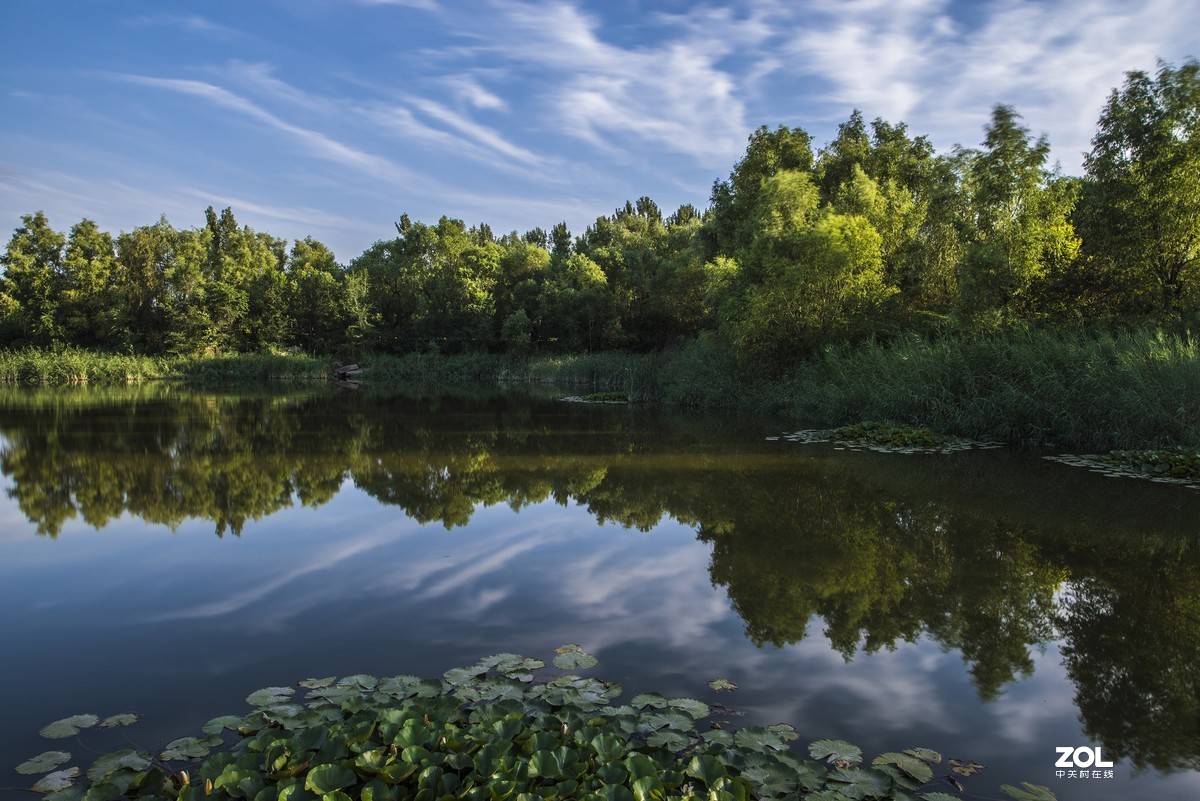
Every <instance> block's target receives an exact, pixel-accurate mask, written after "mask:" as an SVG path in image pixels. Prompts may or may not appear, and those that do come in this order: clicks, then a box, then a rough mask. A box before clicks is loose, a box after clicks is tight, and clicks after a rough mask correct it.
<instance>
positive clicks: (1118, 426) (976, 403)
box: [770, 329, 1200, 449]
mask: <svg viewBox="0 0 1200 801" xmlns="http://www.w3.org/2000/svg"><path fill="white" fill-rule="evenodd" d="M771 395H772V398H771V400H770V405H772V406H775V407H777V408H778V410H780V411H784V412H786V413H788V414H789V415H790V416H792V417H794V418H796V419H797V420H803V421H809V422H812V423H815V424H819V425H837V424H841V423H845V422H852V421H856V420H893V421H896V422H905V423H911V424H916V425H925V426H929V427H931V428H934V429H937V430H939V431H945V432H948V433H955V434H963V435H967V436H974V437H987V438H996V439H1001V440H1004V441H1007V442H1025V443H1037V444H1053V445H1059V446H1064V447H1068V446H1069V447H1079V448H1104V449H1107V448H1123V447H1146V446H1152V445H1167V444H1179V445H1189V446H1196V445H1200V348H1198V347H1197V345H1196V344H1195V342H1191V343H1189V342H1185V341H1182V340H1180V339H1178V338H1174V337H1167V336H1164V335H1162V334H1161V333H1156V332H1149V331H1140V332H1131V333H1124V334H1111V333H1107V332H1097V331H1074V332H1064V331H1052V330H1038V329H1021V330H1015V331H1009V332H1005V333H999V334H992V335H987V336H975V337H954V338H947V339H941V340H937V341H932V342H931V341H927V340H923V339H918V338H910V339H907V340H903V341H901V342H898V343H895V344H892V345H890V346H886V347H884V346H879V345H865V346H860V347H855V348H847V349H830V350H828V351H826V352H825V353H823V354H821V355H820V356H819V357H817V358H815V359H813V360H811V361H809V362H806V363H804V364H803V365H801V366H800V367H799V368H798V369H797V370H796V371H795V372H794V373H792V374H791V375H790V376H788V377H787V378H786V379H785V380H784V381H782V382H780V383H779V384H778V385H777V386H775V387H773V388H772V391H771Z"/></svg>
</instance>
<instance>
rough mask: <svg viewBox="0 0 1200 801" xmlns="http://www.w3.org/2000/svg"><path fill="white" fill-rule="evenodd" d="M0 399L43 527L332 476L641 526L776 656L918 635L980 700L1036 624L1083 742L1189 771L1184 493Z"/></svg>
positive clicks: (225, 409)
mask: <svg viewBox="0 0 1200 801" xmlns="http://www.w3.org/2000/svg"><path fill="white" fill-rule="evenodd" d="M131 395H132V399H131ZM0 404H3V406H2V407H0V408H3V411H0V434H3V437H4V439H3V443H4V444H3V450H2V451H0V468H2V469H3V471H4V474H5V475H6V476H7V477H8V478H9V480H10V481H11V484H12V489H11V490H10V494H11V495H12V497H13V498H14V499H15V500H16V502H17V503H18V505H19V507H20V509H21V510H22V512H23V513H24V514H25V515H26V516H28V518H29V519H30V520H31V521H32V522H34V523H35V524H36V525H37V527H38V531H39V532H41V533H44V534H48V535H51V536H53V535H54V534H56V533H57V532H58V531H59V530H61V528H62V526H63V525H64V523H65V522H66V521H68V520H71V519H73V518H82V519H83V520H84V521H86V522H87V523H88V524H90V525H93V526H96V527H101V526H103V525H105V523H107V522H108V521H109V520H111V519H113V518H115V517H117V516H119V515H121V514H124V513H129V514H132V515H134V516H137V517H141V518H143V519H145V520H147V521H150V522H155V523H164V524H167V525H170V526H175V525H178V524H179V523H180V522H181V521H182V520H185V519H188V518H200V519H206V520H211V521H213V523H214V524H215V526H216V529H217V531H218V533H221V532H223V531H225V530H232V531H234V532H240V531H241V530H242V528H243V525H244V523H245V521H247V520H252V519H257V518H260V517H263V516H266V515H270V514H272V513H274V512H275V511H278V510H279V509H282V508H284V507H287V506H289V505H291V504H294V503H302V504H306V505H310V506H320V505H321V504H324V503H325V502H327V501H329V500H330V499H331V498H332V497H333V496H334V495H335V494H336V493H337V492H338V491H339V489H340V488H341V487H342V485H343V483H344V482H345V481H347V480H350V481H352V482H353V483H354V485H355V486H357V487H358V488H359V489H361V490H362V491H364V492H366V493H367V494H369V495H371V496H372V497H374V498H376V499H378V500H379V501H380V502H381V503H384V504H388V505H392V506H396V507H399V508H400V509H402V510H403V511H404V513H405V514H407V515H409V516H410V517H412V518H414V519H415V520H417V521H420V522H423V523H425V522H438V523H441V524H442V525H444V526H446V527H447V528H452V527H455V526H460V525H465V524H466V523H467V522H468V521H469V520H470V518H471V517H472V515H473V513H474V510H475V508H476V507H477V506H478V505H480V504H496V503H505V504H508V505H509V506H511V507H512V508H514V509H520V508H522V507H524V506H526V505H529V504H534V503H539V502H542V501H546V500H553V501H555V502H557V503H564V504H565V503H567V502H568V501H573V502H575V503H578V504H579V505H580V506H582V507H583V508H585V509H586V510H587V511H588V512H589V513H590V514H591V515H592V516H594V517H595V518H596V519H598V520H601V521H615V522H618V523H620V524H622V525H625V526H628V527H632V528H638V529H642V530H649V529H650V528H652V527H653V526H654V525H655V524H656V523H658V522H659V521H660V520H661V519H663V517H664V516H669V517H672V518H674V519H676V520H678V521H680V522H682V523H684V524H686V525H688V526H693V527H695V528H696V530H697V532H698V537H699V539H700V540H702V541H704V542H706V543H708V544H709V545H710V546H711V548H712V559H711V563H710V574H711V578H712V581H713V583H714V585H715V586H719V587H722V588H723V589H724V590H725V591H726V592H727V594H728V596H729V599H730V603H731V604H732V606H733V608H734V609H735V610H736V611H737V613H738V614H739V615H740V616H741V618H742V619H743V620H744V621H745V626H746V634H747V636H748V637H749V638H750V639H752V640H753V641H754V642H756V643H759V644H768V643H769V644H774V645H783V644H786V643H794V642H798V641H799V640H801V639H802V638H803V637H804V636H805V633H806V631H807V630H808V627H809V626H810V625H811V624H812V623H813V622H814V620H818V619H819V621H820V623H819V625H820V626H821V627H822V629H823V631H824V634H825V636H826V637H827V638H828V640H829V642H830V643H831V645H832V646H833V647H834V648H835V649H836V650H837V651H838V652H839V653H841V654H842V655H843V656H844V657H845V658H846V659H847V660H849V659H852V658H853V657H854V655H855V654H856V653H857V652H858V651H859V650H860V649H861V650H863V651H866V652H874V651H877V650H880V649H884V648H894V647H895V646H896V645H897V643H899V642H902V641H914V640H916V639H917V638H919V637H921V636H929V637H931V638H932V639H934V640H935V641H937V642H938V643H940V644H941V645H943V646H944V647H945V648H947V649H954V650H957V651H959V652H960V653H961V654H962V657H963V660H964V661H965V662H966V664H967V665H968V669H969V671H970V673H971V677H972V680H973V682H974V684H975V686H976V688H977V689H978V691H979V693H980V695H981V696H982V697H984V698H991V697H994V696H996V695H997V694H998V693H1000V692H1001V691H1002V689H1003V688H1004V687H1005V685H1007V684H1008V683H1010V682H1011V681H1013V680H1014V678H1016V677H1017V676H1022V675H1028V674H1029V673H1030V672H1031V671H1032V669H1033V661H1032V658H1031V650H1032V648H1034V647H1035V646H1037V645H1038V644H1040V643H1044V642H1047V641H1049V640H1051V639H1053V638H1054V637H1055V636H1056V632H1057V634H1058V635H1059V636H1060V637H1061V638H1062V639H1063V640H1064V641H1065V642H1064V646H1063V653H1064V657H1065V660H1066V665H1067V670H1068V674H1069V675H1070V677H1071V678H1072V680H1073V681H1074V682H1075V684H1076V688H1077V702H1078V705H1079V709H1080V711H1081V714H1082V716H1083V720H1084V724H1085V726H1086V727H1087V730H1088V732H1089V734H1091V735H1092V736H1093V737H1094V738H1095V739H1096V741H1097V742H1099V743H1101V744H1103V745H1105V746H1106V747H1107V748H1108V749H1109V751H1110V752H1111V753H1113V754H1119V755H1122V756H1127V757H1129V758H1130V759H1132V760H1133V761H1134V763H1135V764H1138V765H1149V766H1154V767H1163V768H1173V767H1181V766H1188V767H1196V766H1197V765H1198V758H1197V755H1198V754H1200V667H1198V665H1200V558H1198V557H1197V553H1196V545H1195V544H1194V542H1193V541H1192V539H1189V537H1188V536H1187V534H1188V533H1189V532H1190V531H1191V530H1192V529H1194V528H1195V526H1196V523H1195V521H1197V520H1200V498H1192V497H1191V496H1188V495H1187V494H1186V493H1176V494H1172V495H1170V496H1163V495H1158V496H1153V498H1152V499H1151V500H1155V499H1158V498H1163V497H1166V498H1168V501H1167V502H1166V503H1150V502H1148V501H1147V500H1146V499H1143V498H1142V497H1141V496H1139V495H1138V494H1137V493H1138V492H1158V491H1159V490H1160V489H1161V488H1158V487H1153V486H1151V487H1149V488H1145V489H1139V488H1138V487H1132V488H1130V487H1123V491H1122V494H1121V496H1122V497H1124V498H1125V500H1124V501H1120V502H1118V501H1117V500H1114V498H1115V497H1117V495H1118V494H1116V493H1112V492H1110V491H1109V487H1108V485H1105V486H1103V487H1102V488H1099V489H1097V488H1095V486H1094V484H1095V483H1094V482H1090V481H1089V480H1088V478H1087V477H1086V476H1080V475H1075V474H1072V473H1070V472H1069V471H1058V472H1041V473H1038V474H1037V475H1034V476H1032V477H1031V476H1030V475H1029V472H1030V471H1031V470H1035V468H1031V467H1030V465H1029V460H1015V461H1014V462H1013V463H1012V465H1011V466H1005V459H1006V458H1007V457H1005V456H1004V455H1003V454H1000V453H990V454H986V455H985V454H978V455H977V456H980V457H986V461H985V460H984V459H975V460H971V459H970V458H963V459H961V460H960V461H957V462H955V461H952V460H951V461H949V462H947V460H942V461H940V462H939V461H938V460H927V461H922V460H916V459H909V460H906V459H903V458H896V457H890V458H889V457H879V458H875V457H874V456H873V455H866V454H857V455H854V456H853V457H852V458H851V459H846V458H843V457H842V456H838V455H836V454H833V453H832V452H830V451H828V450H822V449H820V448H811V449H808V450H806V451H803V457H802V458H797V451H796V450H794V449H793V450H791V451H785V450H781V449H780V448H778V447H768V446H764V445H763V443H761V442H754V443H753V444H747V442H748V440H752V439H754V438H753V437H750V438H748V437H747V436H745V435H739V434H737V433H736V432H735V433H730V432H728V431H727V430H725V429H724V428H720V427H713V426H710V425H706V424H705V423H704V422H703V421H700V422H696V421H692V420H691V419H690V418H686V417H681V418H677V419H675V420H673V421H671V425H661V424H659V423H658V422H654V421H653V420H652V418H653V417H654V415H655V414H656V413H654V412H652V411H647V410H640V409H633V408H612V407H593V406H585V405H576V404H560V403H555V402H553V401H537V400H530V399H520V400H511V399H510V400H505V399H496V398H492V399H487V400H485V399H480V398H470V397H450V396H441V395H433V396H428V397H423V398H419V399H413V398H396V397H383V396H378V395H372V394H351V395H335V394H331V393H327V392H324V391H318V392H312V393H309V394H307V395H305V396H289V397H286V398H280V397H275V396H269V395H261V396H245V395H238V396H232V395H231V396H213V395H195V394H188V393H182V392H178V391H176V390H171V389H167V388H161V389H147V388H141V389H139V390H136V391H133V392H132V393H130V394H124V393H111V394H105V393H96V394H92V393H88V394H86V395H79V394H75V395H72V394H70V393H61V392H60V393H38V394H29V393H8V394H3V393H2V392H0ZM957 458H959V457H953V459H957ZM948 465H949V466H952V467H953V468H954V469H953V470H949V469H948ZM982 465H988V466H989V467H987V468H986V469H985V468H984V467H982ZM948 475H950V476H952V478H948ZM1055 482H1057V483H1055ZM1146 498H1150V496H1148V495H1147V496H1146ZM1122 503H1123V504H1124V506H1122ZM1188 521H1191V522H1190V523H1189V522H1188ZM1189 525H1190V528H1189ZM1068 576H1069V577H1070V583H1069V584H1068V585H1067V590H1066V591H1065V592H1062V593H1060V594H1058V595H1057V596H1056V594H1055V593H1056V592H1057V591H1058V590H1059V589H1060V588H1061V587H1062V586H1063V584H1064V582H1065V581H1066V580H1067V577H1068Z"/></svg>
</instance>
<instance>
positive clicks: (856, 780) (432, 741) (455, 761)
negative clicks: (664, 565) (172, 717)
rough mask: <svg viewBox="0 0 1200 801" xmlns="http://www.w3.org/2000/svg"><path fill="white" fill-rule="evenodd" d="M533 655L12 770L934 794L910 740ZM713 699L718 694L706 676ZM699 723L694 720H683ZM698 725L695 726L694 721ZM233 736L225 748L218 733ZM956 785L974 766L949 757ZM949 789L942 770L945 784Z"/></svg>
mask: <svg viewBox="0 0 1200 801" xmlns="http://www.w3.org/2000/svg"><path fill="white" fill-rule="evenodd" d="M553 663H554V667H556V668H558V669H560V671H574V670H581V669H586V668H590V667H592V666H594V665H595V664H596V659H595V657H593V656H592V655H591V654H588V653H587V652H585V651H584V650H583V649H582V648H580V647H579V646H578V645H564V646H561V647H559V648H558V649H556V655H555V657H554V659H553ZM545 667H546V663H545V662H543V661H542V660H540V659H531V658H528V657H524V656H519V655H517V654H510V653H503V654H496V655H493V656H489V657H486V658H484V659H481V660H479V661H478V662H476V663H475V664H474V665H471V666H469V667H464V668H455V669H452V670H449V671H447V672H446V673H445V674H444V675H443V676H442V678H441V679H440V680H438V679H422V678H419V677H417V676H394V677H390V678H384V679H379V678H376V677H374V676H367V675H354V676H346V677H344V678H341V679H335V678H334V677H327V678H321V679H305V680H303V681H300V682H298V685H299V687H300V693H297V690H296V688H293V687H267V688H264V689H261V690H258V691H256V692H253V693H251V694H250V695H249V696H248V697H247V698H246V701H247V703H249V704H250V705H251V706H252V707H253V710H252V711H251V712H249V713H248V714H245V715H241V716H237V715H226V716H221V717H216V718H213V719H212V720H210V721H209V722H208V723H206V724H205V725H204V726H203V727H202V729H201V734H200V735H199V736H190V737H182V738H179V739H176V740H174V741H172V742H170V743H168V744H166V745H165V746H164V747H162V748H159V749H155V750H152V751H148V750H138V749H132V748H131V749H124V750H120V751H115V752H112V753H109V754H104V755H102V756H100V757H99V758H97V759H95V760H94V761H93V762H92V765H91V767H90V768H89V769H88V770H87V771H86V772H81V770H80V769H79V768H78V767H74V766H72V767H67V768H63V767H61V766H62V765H64V764H66V763H68V762H70V761H71V759H72V756H71V754H70V753H68V752H65V751H47V752H45V753H42V754H39V755H38V756H35V757H33V758H31V759H29V760H27V761H25V762H24V763H22V764H21V765H19V766H18V767H17V771H18V772H20V773H23V774H27V775H38V774H45V775H43V776H42V778H40V779H39V780H37V782H36V783H35V784H34V785H33V787H32V790H33V791H35V792H40V793H44V794H45V801H114V799H118V798H129V799H145V800H146V801H149V800H150V799H161V800H162V801H176V800H178V801H191V800H193V799H201V798H206V799H213V801H224V799H248V800H249V801H311V800H313V799H321V801H355V800H356V799H358V800H359V801H385V800H386V801H399V800H400V799H415V800H416V801H434V800H435V799H439V800H440V799H471V800H472V801H505V800H506V799H511V801H539V800H540V799H546V800H547V801H549V800H551V799H587V801H658V800H659V799H662V800H663V801H666V800H667V799H705V800H706V801H747V800H748V799H755V798H785V797H786V798H806V799H810V800H811V801H847V799H891V800H893V801H916V799H920V801H950V799H957V798H959V796H955V795H951V794H949V793H944V792H937V791H926V792H922V788H923V787H927V786H928V785H930V784H931V783H932V782H933V780H934V777H935V769H934V766H935V765H939V764H940V763H941V762H942V756H941V755H940V754H938V753H936V752H934V751H931V750H929V749H925V748H909V749H905V750H903V751H897V752H889V753H884V754H880V755H879V756H876V757H875V758H874V759H873V760H871V762H870V763H869V764H864V763H863V755H862V751H861V750H860V749H859V748H857V747H855V746H853V745H851V744H850V743H846V742H844V741H841V740H818V741H816V742H813V743H811V744H810V745H809V746H808V748H807V757H808V758H804V757H802V756H799V755H797V754H796V753H795V752H794V751H793V750H792V749H791V748H790V747H789V742H791V741H794V740H796V739H797V738H798V734H797V732H796V730H795V728H793V727H792V726H790V725H787V724H779V725H774V726H765V727H764V726H746V727H743V728H739V729H736V730H735V729H733V728H732V727H728V728H726V727H723V726H728V721H721V722H717V721H716V720H712V719H713V718H716V717H719V716H720V715H721V714H722V713H723V712H727V711H728V710H727V709H726V708H724V707H722V706H719V705H709V704H707V703H705V702H703V701H700V700H697V699H694V698H666V697H664V696H662V695H659V694H657V693H642V694H640V695H636V696H634V697H633V698H632V699H630V701H629V702H628V703H626V704H621V705H614V703H613V702H614V700H615V699H616V698H617V697H618V696H619V695H620V694H621V687H620V685H619V684H616V683H613V682H606V681H601V680H599V679H595V678H590V677H581V676H579V675H575V674H573V673H563V674H562V675H558V676H557V677H555V678H553V679H549V680H545V679H535V673H536V672H537V671H540V670H541V669H543V668H545ZM709 684H710V688H712V689H713V690H714V691H717V690H728V689H732V688H734V687H735V686H736V685H734V684H733V683H732V682H729V681H728V680H720V679H718V680H714V681H713V682H710V683H709ZM136 719H137V716H136V715H134V714H132V713H125V714H120V715H114V716H112V717H109V718H107V719H105V720H104V721H101V720H100V719H99V717H98V716H96V715H92V714H84V715H73V716H71V717H69V718H64V719H62V720H59V721H55V722H54V723H51V724H49V725H47V726H46V727H44V728H43V729H42V730H41V733H42V735H43V736H45V737H48V738H55V739H57V738H66V737H71V736H75V735H77V734H79V733H80V731H81V730H83V729H87V728H92V727H97V726H99V727H104V728H111V727H116V726H125V725H129V724H131V723H133V722H135V721H136ZM706 719H709V720H711V722H710V723H709V724H708V725H707V727H705V726H701V725H700V723H699V722H700V721H703V720H706ZM701 729H704V730H703V731H701ZM231 732H233V733H236V735H237V738H236V739H234V740H233V741H232V742H228V741H227V739H229V738H230V734H229V733H231ZM950 767H951V771H952V772H953V773H954V774H955V775H956V776H961V777H966V776H969V775H971V774H973V773H976V772H978V771H979V770H980V769H982V767H983V766H981V765H979V764H978V763H974V762H971V761H964V760H951V761H950ZM948 781H949V783H950V784H951V785H952V786H954V787H955V788H956V789H959V790H960V791H961V788H962V785H961V782H960V781H959V779H957V778H953V777H948ZM1002 789H1003V790H1004V792H1006V793H1007V794H1008V795H1009V796H1010V797H1012V798H1014V799H1017V801H1053V799H1054V795H1053V794H1052V793H1051V792H1050V791H1049V790H1047V789H1046V788H1043V787H1039V786H1036V785H1031V784H1028V783H1022V786H1021V787H1014V786H1010V785H1004V786H1003V787H1002Z"/></svg>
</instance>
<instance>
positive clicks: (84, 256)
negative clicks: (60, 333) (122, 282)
mask: <svg viewBox="0 0 1200 801" xmlns="http://www.w3.org/2000/svg"><path fill="white" fill-rule="evenodd" d="M115 267H116V245H115V244H114V243H113V238H112V236H111V235H109V234H108V233H106V232H104V231H101V230H100V228H99V227H98V226H97V225H96V223H95V222H93V221H92V220H86V219H85V220H81V221H80V222H78V223H76V224H75V225H74V226H73V227H72V228H71V233H70V236H69V237H68V238H67V249H66V251H65V253H64V254H63V278H64V289H63V295H62V307H61V308H62V321H63V329H64V330H65V332H66V337H67V339H68V340H69V341H70V342H72V343H74V344H77V345H100V346H105V345H113V344H115V342H116V331H117V328H118V325H117V302H116V293H115V291H114V289H115V288H114V286H113V280H114V277H115V275H114V271H115Z"/></svg>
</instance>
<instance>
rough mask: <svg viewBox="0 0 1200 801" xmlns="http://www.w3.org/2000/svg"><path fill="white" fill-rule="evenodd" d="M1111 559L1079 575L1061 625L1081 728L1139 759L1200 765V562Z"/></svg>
mask: <svg viewBox="0 0 1200 801" xmlns="http://www.w3.org/2000/svg"><path fill="white" fill-rule="evenodd" d="M1155 562H1156V563H1151V564H1144V565H1136V566H1135V565H1133V564H1130V563H1128V562H1125V563H1117V564H1115V565H1112V566H1111V567H1110V568H1109V569H1108V570H1106V571H1104V574H1102V575H1096V576H1089V577H1087V578H1085V579H1083V580H1081V581H1078V582H1075V583H1074V584H1073V586H1072V589H1071V592H1070V594H1069V595H1068V597H1067V599H1066V603H1065V610H1064V620H1063V622H1062V634H1063V637H1064V639H1065V640H1066V645H1065V646H1064V648H1063V655H1064V658H1065V662H1066V667H1067V675H1068V676H1070V678H1071V680H1072V681H1073V682H1074V683H1075V687H1076V694H1075V703H1076V704H1077V705H1078V707H1079V712H1080V715H1081V717H1082V719H1083V722H1084V726H1085V730H1086V731H1087V733H1088V735H1089V736H1090V737H1092V738H1093V739H1095V740H1097V741H1098V742H1102V743H1104V745H1105V747H1106V749H1107V750H1108V751H1109V752H1111V755H1110V756H1116V757H1124V758H1128V759H1129V760H1131V761H1132V762H1133V764H1134V765H1136V766H1138V767H1154V768H1157V769H1159V770H1170V769H1189V770H1196V769H1200V569H1198V566H1197V565H1196V564H1195V563H1194V560H1193V561H1192V562H1191V563H1188V564H1182V563H1180V562H1178V561H1176V560H1175V559H1173V558H1170V559H1160V560H1155Z"/></svg>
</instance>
